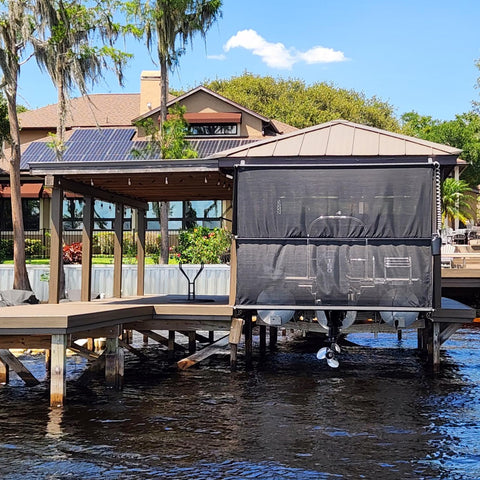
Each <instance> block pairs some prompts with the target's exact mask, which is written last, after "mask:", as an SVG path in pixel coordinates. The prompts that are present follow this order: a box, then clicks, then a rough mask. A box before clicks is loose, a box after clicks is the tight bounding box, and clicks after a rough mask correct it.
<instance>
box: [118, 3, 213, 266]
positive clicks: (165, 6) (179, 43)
mask: <svg viewBox="0 0 480 480" xmlns="http://www.w3.org/2000/svg"><path fill="white" fill-rule="evenodd" d="M126 5H127V9H128V12H129V13H130V14H131V15H133V16H134V17H135V18H136V19H139V20H140V26H141V31H142V33H143V34H144V35H145V38H146V41H147V47H148V49H149V51H150V52H152V50H155V51H156V55H157V58H158V62H159V65H160V75H161V81H160V123H162V124H163V123H164V122H165V121H166V119H167V94H168V73H169V71H170V70H171V69H173V68H174V67H175V66H176V65H178V61H179V58H180V56H181V55H182V53H183V52H184V51H185V48H186V46H187V45H188V43H189V42H192V41H193V37H194V36H195V34H197V33H198V34H200V35H201V36H202V37H203V38H205V35H206V33H207V31H208V30H209V29H210V27H211V26H212V25H213V24H214V23H215V21H216V20H217V19H218V18H219V17H220V16H221V10H220V9H221V6H222V0H132V1H130V2H127V4H126ZM168 210H169V207H168V202H162V205H161V213H160V227H161V235H162V245H161V250H162V253H161V261H162V263H168V250H169V242H168Z"/></svg>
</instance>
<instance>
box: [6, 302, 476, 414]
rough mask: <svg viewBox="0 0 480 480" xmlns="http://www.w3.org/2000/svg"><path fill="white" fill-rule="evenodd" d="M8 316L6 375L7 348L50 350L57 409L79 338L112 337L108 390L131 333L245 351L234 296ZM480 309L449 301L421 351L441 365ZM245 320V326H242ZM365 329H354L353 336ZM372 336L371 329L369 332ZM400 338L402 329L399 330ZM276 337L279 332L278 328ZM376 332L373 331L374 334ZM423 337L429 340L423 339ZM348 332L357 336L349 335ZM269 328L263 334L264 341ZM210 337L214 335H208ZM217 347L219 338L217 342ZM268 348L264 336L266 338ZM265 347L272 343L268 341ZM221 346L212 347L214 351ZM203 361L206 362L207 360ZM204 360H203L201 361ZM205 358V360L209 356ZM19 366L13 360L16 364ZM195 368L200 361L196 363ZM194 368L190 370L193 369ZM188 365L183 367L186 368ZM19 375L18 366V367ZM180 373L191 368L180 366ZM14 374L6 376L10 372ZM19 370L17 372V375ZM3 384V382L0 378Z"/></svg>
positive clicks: (74, 306)
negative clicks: (449, 343)
mask: <svg viewBox="0 0 480 480" xmlns="http://www.w3.org/2000/svg"><path fill="white" fill-rule="evenodd" d="M1 313H2V315H1V317H0V353H1V349H4V351H5V352H4V353H5V355H3V356H1V355H0V363H1V366H4V367H5V368H3V372H4V373H2V371H1V369H0V377H2V375H3V376H4V378H8V366H9V363H8V358H11V357H9V356H8V355H7V353H6V350H8V349H12V348H24V349H26V348H38V349H46V350H49V351H50V362H51V367H50V403H51V405H53V406H59V405H62V404H63V403H64V398H65V394H66V382H65V364H66V350H67V349H68V348H72V350H74V351H76V352H77V353H78V352H79V351H80V352H81V353H82V354H83V355H84V356H88V355H89V354H90V357H91V358H94V356H93V352H91V351H90V352H89V350H87V349H84V351H81V347H79V346H78V345H76V344H74V342H75V341H76V340H78V339H85V338H99V337H104V338H106V349H105V351H104V354H103V355H102V357H103V358H102V361H103V362H104V363H103V364H104V366H105V375H106V380H107V384H110V385H111V386H121V384H122V380H123V348H127V345H126V343H125V342H123V340H120V339H119V337H121V335H122V334H123V332H125V331H127V330H137V331H139V332H141V333H143V334H144V335H147V336H150V337H151V338H153V339H155V340H157V341H160V342H162V343H164V344H165V345H168V347H169V351H170V350H171V351H172V352H173V349H174V347H175V334H174V332H175V331H178V332H181V333H184V334H186V335H188V338H189V350H190V353H194V351H195V341H196V338H198V334H197V333H196V332H197V331H211V332H214V331H227V332H230V337H229V338H228V341H227V340H226V339H222V345H223V346H225V345H227V344H228V343H230V346H231V359H234V360H235V361H236V355H237V345H238V343H239V341H240V335H241V334H242V325H243V320H240V319H238V318H235V314H236V312H235V309H234V307H233V306H232V305H230V304H229V298H228V296H209V297H202V296H200V297H198V296H197V298H196V300H195V301H188V300H187V299H186V297H185V296H178V295H177V296H175V295H161V296H153V295H152V296H148V295H147V296H141V297H129V298H121V299H105V300H95V301H91V302H64V303H59V304H39V305H28V304H26V305H21V306H13V307H5V308H2V312H1ZM474 317H475V311H474V310H473V309H472V308H470V307H468V306H466V305H463V304H461V303H460V302H456V301H454V300H450V299H442V308H441V309H439V310H437V311H435V312H433V315H432V321H431V322H430V321H424V320H420V321H419V322H418V323H417V324H416V325H414V326H413V328H417V329H418V332H419V346H420V347H421V348H423V349H424V350H425V351H426V352H427V353H428V354H429V355H430V356H431V357H432V358H433V363H434V365H435V364H439V362H440V356H439V349H440V345H441V344H442V343H443V342H444V341H446V340H447V339H448V338H449V336H450V335H451V334H452V333H454V332H455V331H456V329H457V328H458V327H459V326H461V325H462V324H464V323H468V322H471V321H472V320H473V318H474ZM239 320H240V322H239ZM283 327H285V328H295V329H300V330H306V331H321V329H320V330H319V325H318V324H317V323H316V322H314V323H308V322H290V323H287V324H286V325H284V326H283ZM360 327H362V325H360V326H358V325H354V326H353V327H351V330H352V331H355V330H356V329H358V328H360ZM363 328H364V330H366V331H368V330H369V329H372V328H373V327H372V326H371V325H365V326H363ZM391 329H392V332H394V331H395V329H393V327H391ZM154 331H169V332H171V333H172V334H173V335H169V337H168V338H164V337H162V336H161V335H159V334H158V333H155V332H154ZM271 331H272V332H276V328H274V327H272V330H271ZM372 331H373V330H372ZM420 332H421V333H422V335H420ZM244 333H245V355H246V360H247V361H248V358H247V357H250V356H251V353H252V319H251V315H250V316H247V317H246V319H245V332H244ZM345 333H349V330H348V329H347V330H346V331H345ZM262 335H265V328H262V329H261V336H262ZM205 338H206V337H205ZM209 340H210V342H213V335H212V336H211V337H210V338H209ZM261 342H262V338H261ZM263 343H264V340H263ZM215 348H216V349H217V350H218V345H214V344H213V345H212V351H216V350H215ZM200 357H202V356H200ZM200 357H199V358H200ZM202 358H203V357H202ZM12 362H13V359H12ZM193 363H195V359H194V361H193ZM193 363H190V362H187V363H186V364H187V365H190V364H193ZM182 365H183V364H182ZM10 366H11V368H12V369H14V370H15V368H16V367H15V366H14V365H13V363H12V365H10ZM179 366H180V368H183V367H182V366H181V365H179ZM5 370H6V373H5ZM15 371H17V370H15ZM0 380H1V378H0Z"/></svg>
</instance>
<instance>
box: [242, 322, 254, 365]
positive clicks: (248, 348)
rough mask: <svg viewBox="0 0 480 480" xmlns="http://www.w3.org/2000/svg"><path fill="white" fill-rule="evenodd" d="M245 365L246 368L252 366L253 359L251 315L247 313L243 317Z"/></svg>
mask: <svg viewBox="0 0 480 480" xmlns="http://www.w3.org/2000/svg"><path fill="white" fill-rule="evenodd" d="M244 335H245V365H246V367H247V368H250V367H251V366H252V359H253V322H252V316H251V315H248V316H247V318H246V319H245V333H244Z"/></svg>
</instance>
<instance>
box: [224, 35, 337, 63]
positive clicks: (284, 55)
mask: <svg viewBox="0 0 480 480" xmlns="http://www.w3.org/2000/svg"><path fill="white" fill-rule="evenodd" d="M238 47H241V48H245V49H246V50H250V51H251V52H252V53H253V54H254V55H258V56H259V57H260V58H261V59H262V61H263V62H264V63H266V64H267V65H268V66H269V67H272V68H280V69H290V68H292V66H293V65H294V64H295V63H298V62H301V61H303V62H305V63H308V64H314V63H331V62H343V61H344V60H346V57H345V55H344V54H343V52H341V51H338V50H333V49H332V48H325V47H320V46H316V47H313V48H311V49H310V50H307V51H306V52H300V51H297V50H296V49H295V48H287V47H285V45H284V44H283V43H272V42H268V41H267V40H265V39H264V38H263V37H262V36H261V35H259V34H258V33H257V32H256V31H255V30H251V29H250V30H241V31H239V32H237V34H236V35H234V36H233V37H230V38H229V40H228V41H227V43H226V44H225V45H224V47H223V49H224V50H225V52H228V51H230V50H231V49H232V48H238Z"/></svg>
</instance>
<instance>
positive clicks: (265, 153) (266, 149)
mask: <svg viewBox="0 0 480 480" xmlns="http://www.w3.org/2000/svg"><path fill="white" fill-rule="evenodd" d="M276 145H277V142H268V143H264V144H263V145H260V144H255V148H254V149H253V150H252V151H248V150H247V156H248V157H272V156H273V154H274V151H275V147H276ZM247 148H248V147H247ZM275 155H279V154H278V153H276V154H275ZM232 156H234V157H244V156H245V150H241V151H240V152H238V154H233V155H232Z"/></svg>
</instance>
